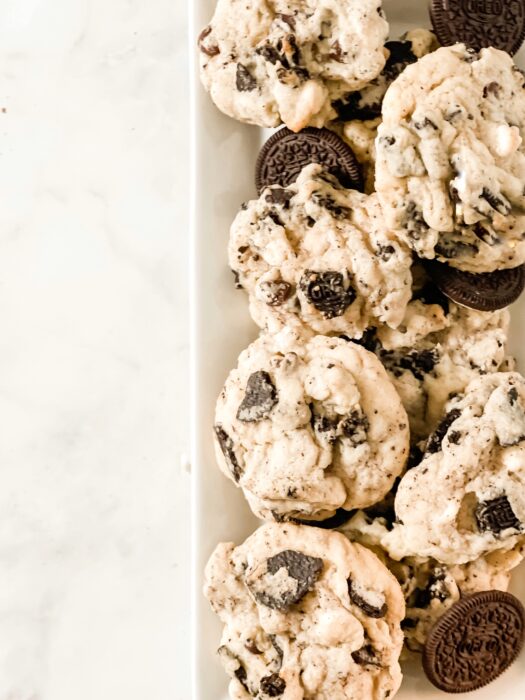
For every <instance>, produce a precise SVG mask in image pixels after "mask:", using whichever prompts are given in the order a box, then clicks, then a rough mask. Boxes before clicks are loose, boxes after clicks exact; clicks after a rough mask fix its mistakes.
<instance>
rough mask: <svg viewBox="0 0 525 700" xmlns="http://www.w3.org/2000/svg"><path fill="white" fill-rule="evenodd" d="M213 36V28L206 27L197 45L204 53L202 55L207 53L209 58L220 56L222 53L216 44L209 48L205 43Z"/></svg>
mask: <svg viewBox="0 0 525 700" xmlns="http://www.w3.org/2000/svg"><path fill="white" fill-rule="evenodd" d="M210 34H211V27H210V26H209V25H208V26H207V27H204V29H203V30H202V32H201V33H200V34H199V38H198V40H197V44H198V46H199V50H200V51H202V53H205V54H206V55H207V56H218V55H219V54H220V52H221V50H220V49H219V47H218V46H217V45H216V44H211V45H210V46H208V45H207V44H205V43H204V41H205V39H206V38H207V37H208V36H209V35H210Z"/></svg>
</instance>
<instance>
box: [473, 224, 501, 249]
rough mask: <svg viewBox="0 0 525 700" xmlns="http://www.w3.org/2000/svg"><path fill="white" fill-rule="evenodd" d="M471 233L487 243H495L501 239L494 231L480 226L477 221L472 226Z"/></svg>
mask: <svg viewBox="0 0 525 700" xmlns="http://www.w3.org/2000/svg"><path fill="white" fill-rule="evenodd" d="M472 233H473V234H474V235H475V236H476V237H477V238H479V240H480V241H483V243H486V244H487V245H496V244H497V243H500V241H501V239H500V237H499V236H498V235H497V234H496V233H495V232H494V231H491V230H490V229H488V228H486V227H485V226H482V225H481V223H480V222H479V221H478V222H477V223H476V224H474V226H473V227H472Z"/></svg>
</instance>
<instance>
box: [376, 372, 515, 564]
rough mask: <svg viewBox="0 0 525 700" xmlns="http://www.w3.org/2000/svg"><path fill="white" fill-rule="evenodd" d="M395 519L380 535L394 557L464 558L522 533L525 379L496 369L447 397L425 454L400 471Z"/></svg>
mask: <svg viewBox="0 0 525 700" xmlns="http://www.w3.org/2000/svg"><path fill="white" fill-rule="evenodd" d="M395 512H396V516H397V521H398V522H397V523H396V524H395V525H394V527H393V529H392V531H391V532H389V533H388V535H386V536H385V537H384V538H383V540H382V543H381V544H382V546H384V547H385V548H386V549H387V551H388V552H389V554H390V555H391V556H392V557H393V558H394V559H401V558H402V557H404V556H422V557H432V558H434V559H436V560H437V561H440V562H443V563H446V564H462V563H465V562H468V561H472V560H474V559H477V558H478V557H481V556H485V555H487V554H489V553H490V552H493V551H496V550H508V549H511V548H513V547H514V546H516V545H517V544H520V543H522V542H523V541H524V535H525V528H524V525H523V523H525V379H524V378H523V377H522V376H521V375H520V374H518V373H515V372H509V373H495V374H488V375H485V376H482V377H480V378H479V379H476V380H474V381H473V382H471V383H470V384H469V385H468V387H467V389H466V391H465V393H464V395H463V396H458V397H456V398H454V399H452V400H451V401H450V402H449V403H448V404H447V406H446V414H445V416H444V418H443V419H442V421H441V423H440V424H439V425H438V427H437V428H436V430H435V432H434V433H433V434H432V435H431V436H430V438H429V440H428V442H427V445H426V452H425V456H424V458H423V460H422V461H421V462H420V464H419V465H418V466H417V467H415V468H414V469H411V470H409V471H408V472H407V473H406V474H405V475H404V476H403V478H402V479H401V481H400V483H399V487H398V490H397V494H396V499H395Z"/></svg>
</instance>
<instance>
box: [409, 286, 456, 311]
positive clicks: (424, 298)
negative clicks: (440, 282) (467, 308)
mask: <svg viewBox="0 0 525 700" xmlns="http://www.w3.org/2000/svg"><path fill="white" fill-rule="evenodd" d="M412 299H413V300H414V301H416V300H419V301H421V302H423V304H437V305H438V306H441V308H442V309H443V311H444V313H445V314H448V312H449V310H450V304H449V300H448V299H447V297H446V296H445V295H444V294H443V292H441V291H440V290H439V289H438V288H437V287H436V285H435V284H432V283H427V284H425V285H424V286H423V287H422V288H421V289H418V290H417V291H416V292H414V294H413V295H412Z"/></svg>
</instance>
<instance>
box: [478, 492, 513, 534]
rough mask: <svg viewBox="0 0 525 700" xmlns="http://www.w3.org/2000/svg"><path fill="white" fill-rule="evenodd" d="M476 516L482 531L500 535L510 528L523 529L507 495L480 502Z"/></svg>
mask: <svg viewBox="0 0 525 700" xmlns="http://www.w3.org/2000/svg"><path fill="white" fill-rule="evenodd" d="M475 516H476V522H477V524H478V529H479V531H480V532H493V533H494V534H495V535H499V533H500V532H502V531H503V530H507V529H508V528H512V529H514V530H521V527H522V526H521V523H520V521H519V520H518V518H517V517H516V515H515V513H514V511H513V510H512V506H511V505H510V503H509V499H508V498H507V497H506V496H499V498H494V499H493V500H491V501H482V502H481V503H478V505H477V506H476V512H475Z"/></svg>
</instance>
